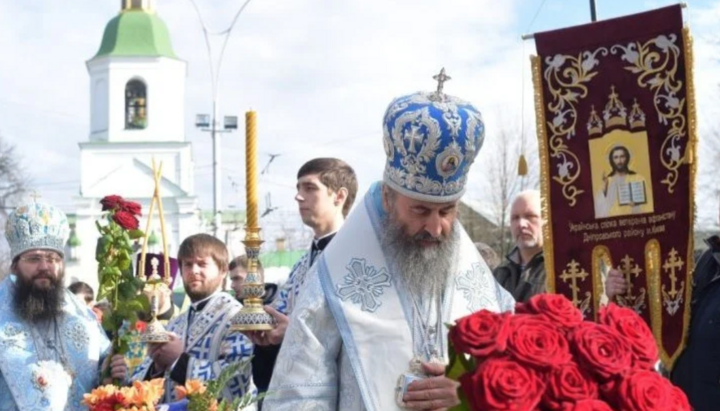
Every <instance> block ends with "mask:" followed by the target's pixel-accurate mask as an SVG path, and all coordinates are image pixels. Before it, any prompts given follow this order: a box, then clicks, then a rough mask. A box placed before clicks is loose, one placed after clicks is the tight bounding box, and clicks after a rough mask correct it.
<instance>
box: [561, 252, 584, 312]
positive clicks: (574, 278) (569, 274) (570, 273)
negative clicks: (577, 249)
mask: <svg viewBox="0 0 720 411" xmlns="http://www.w3.org/2000/svg"><path fill="white" fill-rule="evenodd" d="M567 266H568V268H569V270H563V272H562V274H560V279H561V280H563V281H564V282H566V283H567V282H570V289H571V290H572V301H573V304H575V306H576V307H577V306H578V305H579V304H580V299H579V298H578V293H579V292H580V287H578V284H577V283H578V280H580V281H585V279H586V278H587V277H588V276H589V275H590V274H588V273H587V271H585V270H584V269H582V268H580V263H578V262H577V261H575V260H572V261H570V262H569V263H568V264H567Z"/></svg>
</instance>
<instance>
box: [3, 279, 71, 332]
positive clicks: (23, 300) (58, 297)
mask: <svg viewBox="0 0 720 411" xmlns="http://www.w3.org/2000/svg"><path fill="white" fill-rule="evenodd" d="M38 275H40V276H42V275H43V274H42V273H41V274H38ZM46 276H47V277H48V278H50V279H51V281H52V285H51V286H50V287H49V288H48V289H42V288H38V287H36V286H35V284H34V283H33V280H27V279H25V278H24V276H22V275H20V274H17V276H16V277H17V280H16V283H15V293H14V294H13V306H14V308H15V312H16V313H17V314H18V315H19V316H20V317H21V318H23V319H25V320H27V321H28V322H31V323H37V322H39V321H44V320H50V319H53V318H55V317H57V316H59V315H60V313H61V312H62V307H63V303H64V302H65V287H63V278H64V277H65V273H64V270H63V271H61V272H60V273H58V277H57V278H56V279H52V277H51V275H50V274H46ZM36 278H37V277H36Z"/></svg>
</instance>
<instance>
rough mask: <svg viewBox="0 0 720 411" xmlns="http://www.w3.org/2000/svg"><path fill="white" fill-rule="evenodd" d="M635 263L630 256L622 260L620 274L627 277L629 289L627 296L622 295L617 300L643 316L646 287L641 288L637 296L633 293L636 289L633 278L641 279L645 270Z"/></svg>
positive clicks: (626, 255)
mask: <svg viewBox="0 0 720 411" xmlns="http://www.w3.org/2000/svg"><path fill="white" fill-rule="evenodd" d="M634 263H635V259H634V258H632V257H630V255H628V254H625V257H623V258H622V259H621V260H620V272H621V273H622V274H623V275H624V276H625V282H626V283H627V285H628V288H627V291H626V292H625V294H620V295H618V296H617V297H616V298H617V301H618V304H620V305H622V306H624V307H628V308H631V309H633V310H635V312H636V313H638V314H642V310H643V308H645V307H646V305H645V295H646V293H647V291H646V290H645V287H641V288H640V289H639V290H638V292H637V294H634V293H633V288H635V286H634V285H633V278H638V277H640V274H641V273H642V272H643V269H642V268H640V266H639V265H638V264H634Z"/></svg>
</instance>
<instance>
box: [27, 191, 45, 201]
mask: <svg viewBox="0 0 720 411" xmlns="http://www.w3.org/2000/svg"><path fill="white" fill-rule="evenodd" d="M30 197H31V198H32V199H33V202H34V203H37V200H38V198H40V197H42V195H40V194H38V192H37V191H35V190H33V192H32V194H30Z"/></svg>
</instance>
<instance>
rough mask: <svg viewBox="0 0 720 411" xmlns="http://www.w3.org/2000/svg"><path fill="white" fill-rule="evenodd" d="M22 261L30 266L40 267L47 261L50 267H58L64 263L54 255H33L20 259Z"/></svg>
mask: <svg viewBox="0 0 720 411" xmlns="http://www.w3.org/2000/svg"><path fill="white" fill-rule="evenodd" d="M20 260H22V261H25V262H26V263H28V264H32V265H39V264H40V263H41V262H43V261H45V262H46V263H48V265H58V264H60V263H61V262H62V260H63V259H62V258H60V257H58V256H56V255H52V254H45V255H43V254H33V255H26V256H22V257H20Z"/></svg>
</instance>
